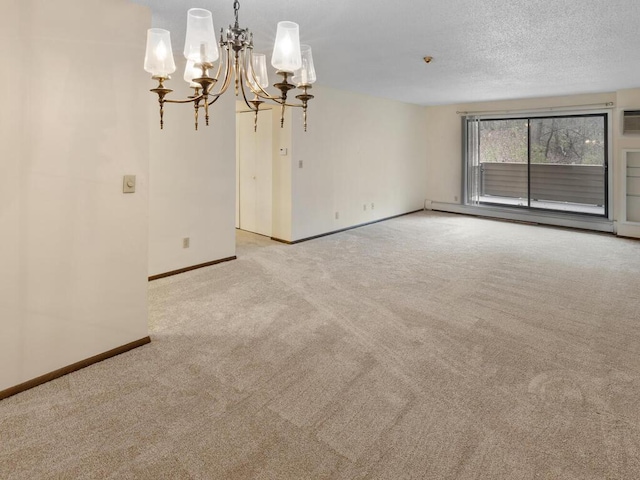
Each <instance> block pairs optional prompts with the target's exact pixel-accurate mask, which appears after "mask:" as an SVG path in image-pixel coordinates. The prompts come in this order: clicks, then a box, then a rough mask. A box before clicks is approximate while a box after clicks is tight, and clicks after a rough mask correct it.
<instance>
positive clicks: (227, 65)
mask: <svg viewBox="0 0 640 480" xmlns="http://www.w3.org/2000/svg"><path fill="white" fill-rule="evenodd" d="M225 50H226V51H227V55H226V62H225V70H224V82H223V83H222V86H221V87H220V90H219V91H218V92H216V93H210V94H209V96H210V97H214V98H213V100H211V101H210V102H208V104H209V105H212V104H213V103H214V102H216V101H217V100H218V98H220V96H221V95H222V94H224V92H226V91H227V89H228V88H229V85H231V52H230V50H229V48H228V47H227V46H226V45H225Z"/></svg>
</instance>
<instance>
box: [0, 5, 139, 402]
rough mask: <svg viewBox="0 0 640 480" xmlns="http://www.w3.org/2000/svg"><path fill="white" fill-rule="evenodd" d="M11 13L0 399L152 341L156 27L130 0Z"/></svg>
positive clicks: (1, 127) (5, 31)
mask: <svg viewBox="0 0 640 480" xmlns="http://www.w3.org/2000/svg"><path fill="white" fill-rule="evenodd" d="M2 6H3V9H2V10H3V11H2V16H0V50H1V53H0V58H2V62H3V72H4V73H3V75H1V76H0V102H1V103H2V109H0V149H1V151H0V165H1V166H2V169H1V171H2V175H0V228H1V229H2V234H1V235H0V265H2V275H0V365H1V366H2V367H1V368H0V390H3V389H6V388H9V387H12V386H15V385H17V384H20V383H22V382H25V381H28V380H30V379H33V378H35V377H37V376H40V375H43V374H45V373H48V372H51V371H53V370H56V369H58V368H61V367H64V366H67V365H70V364H72V363H74V362H77V361H80V360H83V359H86V358H88V357H91V356H93V355H96V354H99V353H103V352H105V351H108V350H110V349H113V348H115V347H118V346H121V345H124V344H127V343H129V342H132V341H135V340H138V339H141V338H143V337H145V336H146V335H147V282H146V277H147V228H148V181H147V180H148V179H147V174H148V158H149V136H148V127H147V125H148V116H147V111H148V109H147V106H146V95H145V93H144V92H145V88H146V86H147V85H146V82H145V75H144V71H143V70H142V68H141V59H142V58H143V55H144V36H145V30H146V28H148V26H149V24H150V14H149V12H148V11H147V9H145V8H143V7H140V6H136V5H132V4H130V3H129V2H128V1H126V0H56V1H55V2H52V1H50V0H5V1H4V2H3V4H2ZM88 19H89V20H91V21H88ZM96 19H98V20H99V21H93V20H96ZM125 174H135V175H137V179H138V190H137V193H135V194H129V195H124V194H123V193H122V176H123V175H125Z"/></svg>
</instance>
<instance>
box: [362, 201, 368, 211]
mask: <svg viewBox="0 0 640 480" xmlns="http://www.w3.org/2000/svg"><path fill="white" fill-rule="evenodd" d="M362 210H364V211H365V212H366V211H367V204H366V203H365V204H364V205H363V206H362Z"/></svg>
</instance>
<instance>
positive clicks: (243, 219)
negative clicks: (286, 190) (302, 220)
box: [236, 110, 273, 237]
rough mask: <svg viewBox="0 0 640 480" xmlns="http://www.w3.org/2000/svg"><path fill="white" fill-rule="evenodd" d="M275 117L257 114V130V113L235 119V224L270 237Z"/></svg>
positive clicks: (268, 113)
mask: <svg viewBox="0 0 640 480" xmlns="http://www.w3.org/2000/svg"><path fill="white" fill-rule="evenodd" d="M271 119H272V114H271V111H270V110H266V111H264V112H262V113H260V114H259V115H258V131H257V132H254V131H253V122H254V114H253V113H252V112H247V113H245V112H242V113H238V114H237V118H236V129H237V132H236V138H237V140H238V143H237V152H238V155H237V161H238V165H237V172H238V195H237V197H238V205H237V215H236V217H237V221H236V225H237V226H238V228H240V229H242V230H247V231H248V232H254V233H259V234H260V235H266V236H268V237H270V236H271V217H272V164H273V139H272V122H271Z"/></svg>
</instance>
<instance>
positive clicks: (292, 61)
mask: <svg viewBox="0 0 640 480" xmlns="http://www.w3.org/2000/svg"><path fill="white" fill-rule="evenodd" d="M301 64H302V59H301V57H300V27H299V26H298V24H297V23H294V22H278V30H277V31H276V41H275V43H274V45H273V55H271V65H273V68H275V69H276V70H279V71H281V72H289V73H293V72H295V71H296V70H298V69H299V68H300V66H301Z"/></svg>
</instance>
